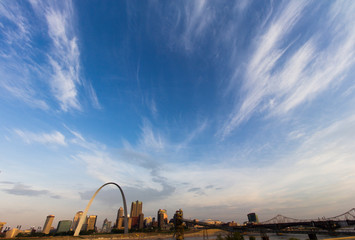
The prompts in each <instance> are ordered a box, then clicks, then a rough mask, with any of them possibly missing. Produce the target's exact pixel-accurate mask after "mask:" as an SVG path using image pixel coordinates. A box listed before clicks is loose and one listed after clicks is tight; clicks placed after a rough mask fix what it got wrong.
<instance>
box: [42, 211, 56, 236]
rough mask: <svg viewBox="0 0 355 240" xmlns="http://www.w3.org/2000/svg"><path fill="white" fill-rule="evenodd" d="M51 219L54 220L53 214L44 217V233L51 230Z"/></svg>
mask: <svg viewBox="0 0 355 240" xmlns="http://www.w3.org/2000/svg"><path fill="white" fill-rule="evenodd" d="M53 220H54V215H48V216H47V219H46V222H45V223H44V226H43V231H42V232H43V233H44V234H49V231H50V230H51V227H52V223H53Z"/></svg>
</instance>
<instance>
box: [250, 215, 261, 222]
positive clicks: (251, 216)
mask: <svg viewBox="0 0 355 240" xmlns="http://www.w3.org/2000/svg"><path fill="white" fill-rule="evenodd" d="M248 221H249V222H254V223H258V222H259V219H258V215H256V214H255V213H249V214H248Z"/></svg>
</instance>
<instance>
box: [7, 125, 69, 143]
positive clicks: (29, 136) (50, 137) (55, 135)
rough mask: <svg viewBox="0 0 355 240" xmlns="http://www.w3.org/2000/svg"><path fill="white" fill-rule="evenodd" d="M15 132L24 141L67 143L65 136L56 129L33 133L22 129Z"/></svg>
mask: <svg viewBox="0 0 355 240" xmlns="http://www.w3.org/2000/svg"><path fill="white" fill-rule="evenodd" d="M14 132H15V134H16V135H18V136H19V137H20V138H21V139H22V140H23V141H24V142H26V143H28V144H30V143H41V144H55V145H63V146H65V145H67V142H66V140H65V136H64V135H63V134H62V133H60V132H58V131H54V132H52V133H33V132H28V131H22V130H20V129H15V130H14Z"/></svg>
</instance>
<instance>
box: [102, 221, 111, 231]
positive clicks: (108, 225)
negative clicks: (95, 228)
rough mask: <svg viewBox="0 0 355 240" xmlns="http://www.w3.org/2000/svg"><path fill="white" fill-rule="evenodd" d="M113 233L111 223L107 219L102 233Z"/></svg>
mask: <svg viewBox="0 0 355 240" xmlns="http://www.w3.org/2000/svg"><path fill="white" fill-rule="evenodd" d="M110 231H111V222H110V221H109V220H107V218H105V220H104V222H103V224H102V229H101V232H103V233H108V232H110Z"/></svg>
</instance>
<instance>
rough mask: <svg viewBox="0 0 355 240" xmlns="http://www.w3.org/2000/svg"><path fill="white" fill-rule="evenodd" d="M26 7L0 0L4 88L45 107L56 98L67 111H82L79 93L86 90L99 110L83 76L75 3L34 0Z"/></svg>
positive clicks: (0, 71)
mask: <svg viewBox="0 0 355 240" xmlns="http://www.w3.org/2000/svg"><path fill="white" fill-rule="evenodd" d="M30 6H32V8H29V6H25V5H20V4H18V3H17V2H13V1H3V2H1V4H0V18H1V19H2V22H4V23H6V24H5V25H4V24H2V26H3V27H1V28H0V31H1V32H2V33H3V36H4V37H3V38H1V39H0V42H1V44H2V49H1V50H0V63H1V66H0V74H1V78H0V87H1V88H2V90H4V91H6V93H10V95H9V94H7V95H9V96H12V97H14V98H16V99H19V100H22V101H23V102H25V103H27V104H28V105H30V106H31V107H34V108H40V109H43V110H48V109H49V108H50V106H49V104H50V103H51V102H53V101H51V98H54V100H55V102H57V103H58V104H59V106H60V109H61V110H62V111H65V112H66V111H69V110H81V109H82V106H81V104H80V101H79V96H80V95H81V94H82V93H84V95H85V93H86V96H87V97H88V98H89V99H90V101H91V103H92V105H93V106H94V107H95V108H98V109H99V108H100V104H99V101H98V98H97V95H96V93H95V90H94V88H93V87H92V85H91V83H90V82H89V81H87V80H84V79H82V77H81V63H80V50H79V46H78V38H77V35H76V30H75V28H74V26H75V24H74V22H75V20H74V11H75V10H74V6H73V3H72V2H71V1H64V2H62V1H52V2H40V1H35V0H33V1H30ZM38 41H40V42H41V47H40V48H39V47H38ZM82 89H84V90H86V91H84V92H83V91H81V90H82ZM3 95H4V96H5V94H3ZM9 96H7V98H10V97H9Z"/></svg>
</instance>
